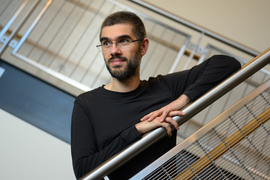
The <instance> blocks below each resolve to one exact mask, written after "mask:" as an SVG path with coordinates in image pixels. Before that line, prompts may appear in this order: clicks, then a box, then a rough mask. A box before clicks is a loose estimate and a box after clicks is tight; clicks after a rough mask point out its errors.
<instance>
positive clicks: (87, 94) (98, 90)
mask: <svg viewBox="0 0 270 180" xmlns="http://www.w3.org/2000/svg"><path fill="white" fill-rule="evenodd" d="M103 93H104V91H103V87H98V88H96V89H93V90H90V91H87V92H84V93H82V94H80V95H78V96H77V98H76V100H81V99H92V98H96V97H97V96H99V95H102V94H103Z"/></svg>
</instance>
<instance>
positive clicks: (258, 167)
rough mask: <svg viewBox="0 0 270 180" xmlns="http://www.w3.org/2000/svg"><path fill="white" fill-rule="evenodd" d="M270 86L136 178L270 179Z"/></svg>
mask: <svg viewBox="0 0 270 180" xmlns="http://www.w3.org/2000/svg"><path fill="white" fill-rule="evenodd" d="M269 84H270V81H268V82H267V83H266V84H264V85H263V86H264V88H262V87H260V88H258V89H256V90H255V91H254V92H252V93H250V94H249V95H247V96H246V97H245V98H243V99H242V100H240V102H238V103H236V104H235V105H234V106H232V107H231V108H230V109H228V110H227V111H225V112H224V113H223V114H221V115H220V116H218V117H217V118H215V119H214V120H213V121H211V122H210V123H209V124H207V125H206V127H204V128H202V129H201V130H199V131H198V132H196V133H195V134H194V135H192V136H191V137H190V138H188V139H187V140H186V141H184V142H183V143H181V144H179V145H178V146H177V147H176V148H174V149H173V150H172V151H170V152H168V153H167V154H166V155H165V156H163V157H162V158H160V159H159V160H158V161H157V162H155V163H153V164H152V165H150V166H149V167H148V168H146V169H145V170H143V171H142V172H141V173H139V174H138V175H137V176H135V177H134V178H133V179H136V177H142V176H143V178H140V179H147V180H148V179H270V158H269V157H270V151H269V149H270V143H269V135H270V121H269V119H270V88H269ZM265 87H267V88H265ZM262 89H263V91H262ZM258 91H260V92H258ZM255 94H257V95H256V96H255ZM250 96H251V97H252V96H254V97H253V98H252V99H250V98H251V97H250ZM231 112H233V113H231ZM225 116H226V117H225ZM202 133H203V135H202ZM197 137H199V138H197ZM175 152H177V153H175ZM172 154H173V155H172ZM167 157H170V158H168V159H167V160H166V161H164V160H163V159H166V158H167ZM162 161H164V162H162ZM158 163H159V164H160V165H159V166H157V164H158ZM153 167H154V168H153ZM151 168H152V169H151ZM143 173H145V174H144V175H143ZM146 173H148V175H146Z"/></svg>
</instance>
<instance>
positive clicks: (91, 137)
mask: <svg viewBox="0 0 270 180" xmlns="http://www.w3.org/2000/svg"><path fill="white" fill-rule="evenodd" d="M140 138H141V135H140V134H139V133H138V131H137V130H136V128H135V126H131V127H130V128H128V129H126V130H124V131H123V132H122V133H121V134H120V135H119V136H118V137H116V138H115V139H114V140H113V141H112V142H111V143H110V144H109V145H108V146H106V147H105V148H103V149H99V147H98V145H97V142H96V135H95V133H94V130H93V127H92V125H91V121H90V117H89V114H88V113H87V112H86V110H85V108H83V106H82V105H81V104H79V103H77V102H76V101H75V103H74V108H73V113H72V122H71V153H72V161H73V169H74V173H75V176H76V178H80V177H82V176H83V175H85V174H87V173H88V172H90V171H91V170H93V169H94V168H96V167H97V166H99V165H101V164H102V163H103V162H104V161H106V160H108V159H109V158H111V157H112V156H113V155H115V154H117V153H119V152H120V151H121V150H123V148H125V147H127V146H128V145H130V144H131V143H133V142H135V141H137V140H138V139H140Z"/></svg>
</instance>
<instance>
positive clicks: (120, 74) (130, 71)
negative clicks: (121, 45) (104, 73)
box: [105, 53, 141, 82]
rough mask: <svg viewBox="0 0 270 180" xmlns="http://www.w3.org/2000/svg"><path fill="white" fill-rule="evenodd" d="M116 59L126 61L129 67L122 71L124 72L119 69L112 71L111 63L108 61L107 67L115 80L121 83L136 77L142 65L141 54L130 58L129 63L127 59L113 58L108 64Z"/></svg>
mask: <svg viewBox="0 0 270 180" xmlns="http://www.w3.org/2000/svg"><path fill="white" fill-rule="evenodd" d="M115 58H118V59H122V60H124V61H126V62H127V65H126V67H125V68H124V70H122V71H121V70H119V69H116V70H114V71H112V69H111V68H110V66H109V63H106V61H105V64H106V67H107V69H108V71H109V73H110V74H111V76H112V77H113V78H116V79H118V80H119V81H121V82H124V81H126V80H128V79H129V78H130V77H132V76H134V75H136V73H137V69H138V67H139V65H140V58H141V57H140V54H139V53H137V54H136V55H135V56H133V57H132V58H130V60H129V61H128V59H127V58H126V57H121V56H113V57H111V58H110V59H109V61H108V62H110V60H113V59H115ZM115 68H117V66H116V67H115Z"/></svg>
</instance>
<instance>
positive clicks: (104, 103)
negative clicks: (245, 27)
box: [71, 55, 241, 180]
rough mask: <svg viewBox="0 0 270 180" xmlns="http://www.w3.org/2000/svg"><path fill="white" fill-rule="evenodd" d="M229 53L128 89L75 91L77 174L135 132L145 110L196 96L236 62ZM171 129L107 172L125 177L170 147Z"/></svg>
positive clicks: (173, 141) (130, 140)
mask: <svg viewBox="0 0 270 180" xmlns="http://www.w3.org/2000/svg"><path fill="white" fill-rule="evenodd" d="M240 67H241V66H240V63H239V62H238V61H236V60H235V59H234V58H231V57H228V56H223V55H218V56H213V57H212V58H210V59H208V60H206V61H204V62H203V63H201V64H200V65H197V66H195V67H193V68H192V69H190V70H186V71H181V72H177V73H172V74H168V75H165V76H161V75H159V76H157V77H156V78H149V80H148V81H141V83H140V85H139V86H138V87H137V88H136V89H135V90H133V91H131V92H126V93H121V92H113V91H109V90H106V89H105V88H104V87H103V86H102V87H99V88H97V89H95V90H92V91H89V92H86V93H83V94H81V95H80V96H78V97H77V98H76V100H75V102H74V109H73V114H72V125H71V150H72V159H73V168H74V172H75V175H76V177H77V178H79V177H81V176H83V175H84V174H86V173H88V172H90V171H91V170H93V169H94V168H95V167H97V166H98V165H100V164H102V163H103V162H104V161H106V160H108V159H109V158H110V157H112V156H113V155H115V154H117V153H119V152H120V151H121V150H123V149H124V148H125V147H127V146H128V145H130V144H132V143H134V142H135V141H137V140H139V139H140V138H141V135H140V134H139V132H138V131H137V129H136V128H135V124H136V123H139V122H140V119H141V118H142V117H143V116H145V115H146V114H148V113H150V112H152V111H155V110H157V109H159V108H161V107H163V106H165V105H167V104H169V103H170V102H172V101H174V100H175V99H177V98H178V97H179V96H180V95H182V94H185V95H187V96H188V97H189V98H190V99H191V101H194V100H196V99H197V98H198V97H200V96H201V95H203V94H204V93H205V92H207V91H208V90H209V89H211V88H213V87H214V86H216V85H217V84H219V83H220V82H221V81H223V80H224V79H226V78H227V77H228V76H230V75H231V74H232V73H234V72H235V71H237V70H238V69H239V68H240ZM175 144H176V131H174V132H173V136H172V137H165V138H163V139H162V140H160V141H159V142H157V143H155V144H154V145H153V146H151V147H150V148H148V149H147V150H145V151H144V152H143V153H141V154H140V155H138V156H137V157H136V158H134V159H132V160H131V161H130V162H128V163H127V164H125V165H124V166H122V167H120V169H118V170H116V171H115V172H114V173H112V174H111V175H109V178H110V179H117V180H120V179H128V178H130V177H132V176H133V175H135V174H136V173H137V172H139V171H140V170H141V169H143V168H144V167H146V166H147V165H149V164H150V163H151V162H153V161H154V160H155V159H157V158H158V157H160V156H161V155H163V154H164V153H165V152H167V151H168V150H170V149H171V148H173V147H174V146H175Z"/></svg>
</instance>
